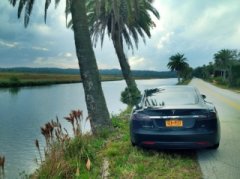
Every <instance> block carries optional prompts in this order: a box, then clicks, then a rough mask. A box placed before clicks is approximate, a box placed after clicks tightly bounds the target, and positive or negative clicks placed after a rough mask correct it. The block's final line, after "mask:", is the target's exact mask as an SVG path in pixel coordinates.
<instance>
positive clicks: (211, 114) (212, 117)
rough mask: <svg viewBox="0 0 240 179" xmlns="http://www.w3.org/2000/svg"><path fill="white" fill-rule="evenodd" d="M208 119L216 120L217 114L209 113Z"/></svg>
mask: <svg viewBox="0 0 240 179" xmlns="http://www.w3.org/2000/svg"><path fill="white" fill-rule="evenodd" d="M208 118H209V119H216V118H217V113H216V112H215V111H209V113H208Z"/></svg>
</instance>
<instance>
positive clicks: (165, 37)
mask: <svg viewBox="0 0 240 179" xmlns="http://www.w3.org/2000/svg"><path fill="white" fill-rule="evenodd" d="M173 34H174V32H167V33H166V34H165V35H163V36H161V37H160V39H159V41H158V43H157V44H156V45H157V48H158V49H161V48H163V47H164V46H165V45H166V44H167V43H168V42H169V41H170V39H171V37H172V36H173Z"/></svg>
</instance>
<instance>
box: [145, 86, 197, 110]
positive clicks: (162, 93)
mask: <svg viewBox="0 0 240 179" xmlns="http://www.w3.org/2000/svg"><path fill="white" fill-rule="evenodd" d="M143 102H144V105H145V106H147V107H155V106H167V105H191V104H196V103H197V102H198V98H197V94H196V91H195V90H194V89H193V88H179V87H176V88H174V87H171V88H158V89H157V88H156V89H151V90H147V91H145V99H144V101H143Z"/></svg>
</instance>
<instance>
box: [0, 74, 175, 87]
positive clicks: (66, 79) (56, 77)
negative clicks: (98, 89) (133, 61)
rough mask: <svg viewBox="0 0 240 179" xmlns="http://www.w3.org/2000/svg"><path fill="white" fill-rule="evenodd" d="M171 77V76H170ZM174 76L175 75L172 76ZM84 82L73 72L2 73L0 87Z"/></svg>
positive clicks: (107, 77) (104, 78) (109, 78)
mask: <svg viewBox="0 0 240 179" xmlns="http://www.w3.org/2000/svg"><path fill="white" fill-rule="evenodd" d="M134 78H135V80H151V79H168V78H166V77H162V78H161V77H134ZM169 78H171V77H169ZM172 78H174V77H172ZM121 80H124V78H123V77H122V76H119V75H101V82H108V81H109V82H110V81H121ZM74 83H82V80H81V78H80V75H75V74H74V75H73V74H39V73H12V72H11V73H8V72H2V73H0V89H6V88H21V87H35V86H50V85H58V84H74Z"/></svg>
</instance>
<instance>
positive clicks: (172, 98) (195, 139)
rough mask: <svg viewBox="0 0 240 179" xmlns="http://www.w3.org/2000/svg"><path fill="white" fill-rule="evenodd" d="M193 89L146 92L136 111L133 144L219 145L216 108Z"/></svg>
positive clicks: (166, 146)
mask: <svg viewBox="0 0 240 179" xmlns="http://www.w3.org/2000/svg"><path fill="white" fill-rule="evenodd" d="M205 98H206V96H205V95H202V94H200V93H199V91H198V89H197V88H195V87H192V86H181V85H179V86H162V87H159V88H153V89H147V90H145V91H144V94H143V96H142V99H141V102H140V103H139V104H138V105H137V106H136V107H134V108H133V111H132V114H131V118H130V135H131V142H132V144H133V145H138V146H144V147H157V148H169V149H193V148H213V149H217V148H218V147H219V142H220V122H219V119H218V114H217V110H216V108H215V107H214V105H213V104H212V103H210V102H207V101H206V100H205Z"/></svg>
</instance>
